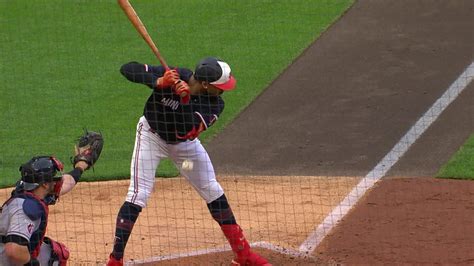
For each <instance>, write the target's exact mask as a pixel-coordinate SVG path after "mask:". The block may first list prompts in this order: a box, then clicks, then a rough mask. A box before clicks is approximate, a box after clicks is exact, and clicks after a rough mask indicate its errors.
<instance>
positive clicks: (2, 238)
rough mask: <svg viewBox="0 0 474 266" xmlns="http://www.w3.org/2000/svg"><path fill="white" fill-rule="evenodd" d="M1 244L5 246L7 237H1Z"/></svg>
mask: <svg viewBox="0 0 474 266" xmlns="http://www.w3.org/2000/svg"><path fill="white" fill-rule="evenodd" d="M0 242H2V243H3V244H5V243H7V237H6V236H0Z"/></svg>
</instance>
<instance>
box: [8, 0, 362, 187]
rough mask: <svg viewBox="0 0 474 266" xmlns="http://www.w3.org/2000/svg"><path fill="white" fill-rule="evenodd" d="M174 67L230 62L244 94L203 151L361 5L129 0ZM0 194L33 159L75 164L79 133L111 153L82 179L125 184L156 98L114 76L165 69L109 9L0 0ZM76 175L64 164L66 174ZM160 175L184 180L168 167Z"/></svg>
mask: <svg viewBox="0 0 474 266" xmlns="http://www.w3.org/2000/svg"><path fill="white" fill-rule="evenodd" d="M131 2H132V4H133V5H134V7H135V9H136V11H137V13H138V14H139V15H140V18H141V20H142V21H143V23H144V24H145V25H146V27H147V29H148V32H149V33H150V35H151V36H152V38H153V39H154V40H155V42H156V43H157V46H158V47H159V49H160V51H161V52H162V54H163V56H164V57H165V58H166V60H167V62H168V64H169V65H179V66H186V67H190V68H194V65H195V64H196V62H197V61H198V60H199V59H201V58H202V57H205V56H209V55H214V56H218V57H221V58H223V59H225V60H226V61H228V62H229V63H230V64H231V66H232V68H233V73H234V74H235V76H236V78H237V79H238V89H237V90H235V91H232V92H229V93H227V94H225V95H224V99H225V100H226V103H227V104H226V109H225V111H224V114H223V115H222V116H221V117H220V119H219V122H218V123H216V124H215V126H213V127H212V128H211V129H210V130H209V131H208V132H205V133H204V134H203V135H202V140H203V142H204V143H206V142H207V141H209V139H210V138H212V136H214V135H215V134H217V133H218V132H219V131H220V130H221V129H222V128H223V127H225V126H226V125H227V124H228V123H229V122H231V121H232V119H234V118H235V116H236V115H237V114H239V113H240V112H241V111H242V110H243V109H244V108H245V107H246V106H247V105H248V104H249V103H250V102H252V100H253V99H254V98H255V97H256V96H257V95H259V94H260V93H261V92H262V91H263V90H264V89H265V88H266V87H267V86H268V85H269V84H270V83H271V82H272V80H274V79H275V78H276V77H277V76H278V75H279V74H280V73H281V72H282V71H283V70H284V69H285V68H286V67H287V66H288V65H289V64H291V62H292V61H293V60H294V59H295V58H296V57H297V56H298V55H300V54H301V52H302V51H303V50H304V49H305V48H307V47H308V46H309V45H310V44H311V43H312V42H313V41H314V40H315V39H316V38H317V37H318V36H319V35H320V34H321V32H323V31H324V30H325V29H327V28H328V27H329V25H330V24H331V23H332V22H334V21H335V20H336V19H337V18H338V17H339V16H341V14H342V13H343V12H344V11H345V10H346V9H347V8H348V7H349V6H350V5H351V4H352V2H353V0H290V1H288V0H285V1H283V0H275V1H269V0H233V1H221V0H199V1H196V0H179V1H173V2H170V1H156V0H155V1H151V0H149V1H144V0H143V1H131ZM0 25H2V26H1V27H0V37H1V40H2V42H1V43H0V58H1V59H0V60H1V64H0V71H1V75H0V84H1V87H0V93H1V97H0V110H1V112H2V115H1V117H0V123H1V125H2V126H1V127H0V138H1V140H2V141H1V143H0V150H1V154H0V177H1V179H0V186H8V185H11V184H13V182H14V181H15V180H16V179H17V178H18V166H19V165H20V164H21V163H23V162H25V161H27V160H28V159H30V158H31V157H32V156H33V155H39V154H55V155H56V156H57V157H58V158H59V159H61V160H62V161H69V156H70V155H71V153H72V146H73V143H74V140H75V139H76V138H77V137H78V136H79V135H80V134H81V132H82V130H83V128H88V129H90V130H97V131H101V132H102V133H103V134H104V137H105V146H104V150H103V154H102V157H101V160H100V161H99V162H98V164H97V167H96V169H95V171H89V172H87V173H86V174H85V179H84V180H96V179H115V178H127V177H128V176H129V166H130V158H131V154H132V149H133V144H134V138H135V126H136V123H137V121H138V118H139V116H140V115H141V113H142V110H143V104H144V102H145V100H146V98H147V97H148V95H149V93H150V92H149V90H148V89H147V88H146V87H145V86H140V85H137V84H132V83H130V82H127V81H126V80H125V79H124V78H123V77H122V76H121V75H120V74H119V72H118V69H119V67H120V66H121V65H122V64H123V63H126V62H128V61H132V60H136V61H140V62H143V63H156V64H157V63H158V62H157V60H156V59H155V58H154V56H153V54H152V52H151V51H150V49H149V48H148V46H147V45H146V44H145V42H144V41H143V40H142V39H141V37H139V35H138V33H137V32H136V31H135V29H134V28H133V27H132V25H131V24H130V22H129V21H128V19H127V18H126V17H125V15H124V14H123V12H122V10H121V9H120V8H119V7H118V5H117V4H116V1H113V0H107V1H105V0H101V1H99V0H96V1H85V0H75V1H72V0H68V1H66V0H41V1H40V0H28V1H27V0H16V1H7V0H0ZM69 169H70V165H69V164H68V167H67V170H69ZM158 174H159V175H161V176H173V175H176V174H177V172H176V169H175V168H174V167H173V166H172V164H171V163H170V162H169V161H166V162H165V163H163V164H162V165H160V168H159V169H158Z"/></svg>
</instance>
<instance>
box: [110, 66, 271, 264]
mask: <svg viewBox="0 0 474 266" xmlns="http://www.w3.org/2000/svg"><path fill="white" fill-rule="evenodd" d="M120 72H121V73H122V75H123V76H124V77H125V78H127V79H128V80H129V81H131V82H135V83H140V84H144V85H146V86H148V87H149V88H150V89H151V95H150V97H149V98H148V100H147V101H146V103H145V107H144V110H143V116H142V117H141V118H140V119H139V121H138V124H137V129H136V138H135V147H134V150H133V155H132V161H131V172H130V186H129V189H128V194H127V196H126V199H125V202H124V203H123V205H122V207H121V208H120V210H119V212H118V215H117V221H116V229H115V242H114V248H113V251H112V253H111V254H110V257H109V261H108V263H107V265H110V266H113V265H123V256H124V251H125V247H126V245H127V241H128V239H129V237H130V234H131V232H132V229H133V226H134V224H135V222H136V221H137V218H138V216H139V214H140V212H141V210H142V208H144V207H145V206H146V204H147V201H148V198H149V197H150V195H151V193H152V191H153V186H154V181H155V172H156V169H157V167H158V165H159V163H160V161H161V160H162V159H164V158H170V159H171V160H172V161H173V162H174V164H175V166H176V167H177V168H178V169H179V171H180V173H181V174H182V175H183V176H184V177H186V179H187V180H188V181H189V182H190V184H191V185H192V186H193V187H194V189H195V190H196V191H197V192H198V193H199V195H200V196H201V197H202V198H203V199H204V200H205V201H206V203H207V206H208V208H209V211H210V213H211V215H212V217H213V218H214V220H215V221H216V222H217V223H218V224H219V225H220V227H221V229H222V232H223V233H224V235H225V236H226V238H227V240H228V241H229V244H230V246H231V247H232V250H233V252H234V254H235V259H234V260H233V261H232V263H233V264H234V265H270V264H269V263H268V262H267V260H266V259H264V258H262V257H261V256H259V255H258V254H256V253H254V252H252V251H251V250H250V246H249V243H248V242H247V240H246V239H245V237H244V235H243V232H242V229H241V228H240V226H239V225H238V224H237V222H236V219H235V217H234V215H233V213H232V210H231V208H230V206H229V203H228V202H227V198H226V196H225V194H224V191H223V189H222V187H221V186H220V184H219V183H218V182H217V180H216V176H215V172H214V168H213V165H212V163H211V160H210V158H209V156H208V154H207V151H206V150H205V149H204V147H203V145H202V144H201V142H200V141H199V139H198V136H199V134H200V133H201V132H203V131H204V130H206V129H207V128H209V127H210V126H212V125H213V124H214V123H215V122H216V121H217V119H218V118H219V115H220V114H221V112H222V111H223V110H224V101H223V99H222V98H221V96H220V95H221V94H222V93H223V92H224V91H230V90H232V89H234V87H235V85H236V80H235V78H234V77H233V76H232V74H231V69H230V67H229V65H228V64H227V63H226V62H224V61H222V60H220V59H218V58H215V57H208V58H205V59H203V60H201V61H200V62H199V63H198V64H197V66H196V68H195V70H194V72H193V71H192V70H190V69H187V68H181V67H177V68H174V69H171V70H167V69H165V68H164V67H162V66H151V65H147V64H141V63H138V62H130V63H127V64H125V65H123V66H122V67H121V69H120ZM183 162H184V164H183ZM183 165H184V169H183ZM183 222H184V221H183Z"/></svg>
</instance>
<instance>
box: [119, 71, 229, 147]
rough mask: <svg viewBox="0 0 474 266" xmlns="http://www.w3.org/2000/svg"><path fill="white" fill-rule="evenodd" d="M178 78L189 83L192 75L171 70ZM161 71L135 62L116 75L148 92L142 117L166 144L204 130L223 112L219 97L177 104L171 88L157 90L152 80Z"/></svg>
mask: <svg viewBox="0 0 474 266" xmlns="http://www.w3.org/2000/svg"><path fill="white" fill-rule="evenodd" d="M175 69H176V70H177V71H178V73H179V75H180V78H181V79H182V80H184V81H186V82H189V80H190V78H191V77H192V75H193V72H192V71H191V70H189V69H187V68H175ZM164 72H165V68H164V67H162V66H149V65H146V64H140V63H137V62H130V63H127V64H125V65H123V66H122V67H121V69H120V73H122V75H123V76H125V77H126V78H127V79H128V80H129V81H132V82H135V83H141V84H144V85H147V86H148V87H149V88H151V89H152V90H153V91H152V94H151V95H150V97H149V98H148V100H147V101H146V103H145V108H144V110H143V115H144V116H145V118H146V119H147V121H148V123H149V124H150V127H151V128H152V129H153V130H155V131H156V133H158V135H159V136H160V137H161V138H162V139H163V140H165V141H166V142H167V143H176V142H182V141H185V140H182V139H180V138H178V137H177V136H183V135H185V134H186V133H187V132H189V131H191V130H192V129H193V127H198V126H199V124H200V123H201V122H202V123H203V124H204V126H205V128H206V129H207V128H208V127H209V126H211V125H212V124H213V123H214V122H215V121H216V120H217V118H218V117H219V115H220V114H221V113H222V111H223V110H224V100H223V99H222V98H221V97H220V96H211V95H208V94H202V95H191V100H190V102H189V104H181V103H180V97H179V96H178V95H176V94H174V93H173V90H172V89H171V88H164V89H157V88H156V80H157V79H158V78H159V77H162V76H163V74H164Z"/></svg>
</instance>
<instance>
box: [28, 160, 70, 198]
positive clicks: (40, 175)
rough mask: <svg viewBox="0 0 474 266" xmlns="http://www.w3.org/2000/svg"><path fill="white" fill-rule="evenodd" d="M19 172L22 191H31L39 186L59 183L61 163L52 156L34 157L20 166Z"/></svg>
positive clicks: (61, 169)
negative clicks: (54, 182)
mask: <svg viewBox="0 0 474 266" xmlns="http://www.w3.org/2000/svg"><path fill="white" fill-rule="evenodd" d="M19 170H20V172H21V181H22V183H23V184H22V185H23V189H24V190H26V191H31V190H33V189H35V188H37V187H38V186H39V185H41V184H44V183H49V182H53V181H61V180H62V173H61V172H62V171H63V163H61V161H59V160H58V159H56V158H55V157H53V156H36V157H33V158H31V160H29V161H28V162H26V163H24V164H23V165H21V166H20V169H19ZM58 172H59V175H58V176H56V174H57V173H58Z"/></svg>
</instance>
